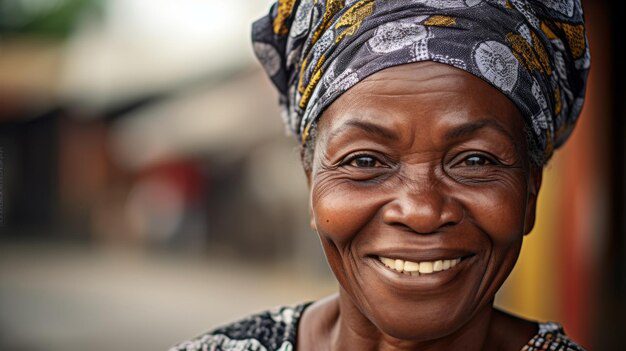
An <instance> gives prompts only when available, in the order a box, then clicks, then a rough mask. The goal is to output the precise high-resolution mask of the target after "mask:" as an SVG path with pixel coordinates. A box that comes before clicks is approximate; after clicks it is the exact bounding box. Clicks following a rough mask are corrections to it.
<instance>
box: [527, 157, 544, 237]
mask: <svg viewBox="0 0 626 351" xmlns="http://www.w3.org/2000/svg"><path fill="white" fill-rule="evenodd" d="M542 176H543V168H541V167H533V168H532V169H531V174H530V179H529V182H528V201H527V203H526V215H525V218H524V235H528V234H529V233H530V232H531V231H532V230H533V227H534V226H535V217H536V212H537V199H538V197H539V189H540V188H541V180H542Z"/></svg>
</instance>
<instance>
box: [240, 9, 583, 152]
mask: <svg viewBox="0 0 626 351" xmlns="http://www.w3.org/2000/svg"><path fill="white" fill-rule="evenodd" d="M252 39H253V42H254V51H255V53H256V56H257V57H258V58H259V60H260V61H261V63H262V64H263V66H264V68H265V70H266V72H267V74H268V75H269V76H270V77H271V79H272V82H273V83H274V85H275V86H276V87H277V88H278V91H279V92H280V104H281V106H282V108H283V118H284V122H285V123H286V125H287V127H288V129H289V130H291V131H292V132H293V133H294V134H295V135H296V136H298V137H299V138H300V140H301V141H302V142H303V143H304V142H306V140H307V138H308V136H309V131H310V130H311V127H312V126H314V125H315V123H316V120H317V118H318V117H319V116H320V114H321V113H322V112H323V110H324V109H325V108H326V107H328V106H329V105H330V104H331V103H332V102H333V101H334V100H335V99H336V98H337V97H338V96H340V95H341V94H342V93H344V92H345V91H346V90H348V89H349V88H350V87H352V86H354V85H355V84H356V83H358V82H360V81H362V80H363V79H365V77H367V76H369V75H371V74H373V73H375V72H378V71H380V70H382V69H384V68H387V67H391V66H397V65H401V64H406V63H410V62H418V61H427V60H430V61H436V62H440V63H444V64H448V65H451V66H454V67H457V68H460V69H462V70H465V71H467V72H469V73H471V74H473V75H475V76H477V77H479V78H482V79H484V80H485V81H487V82H488V83H490V84H491V85H493V86H494V87H496V88H497V89H498V90H500V91H501V92H502V93H504V94H505V95H506V96H507V97H509V98H510V99H511V100H512V101H513V102H514V104H515V105H516V106H517V107H518V108H519V110H520V111H521V113H522V115H523V116H524V117H525V118H526V123H527V125H528V126H529V127H530V129H531V131H532V134H533V136H534V140H533V141H534V143H535V144H536V145H535V146H537V147H539V148H540V149H541V150H543V152H544V157H546V158H548V157H549V156H550V155H551V154H552V151H553V150H554V148H556V147H558V146H560V145H561V144H562V143H563V142H564V141H565V140H566V139H567V137H568V136H569V134H570V133H571V131H572V129H573V127H574V124H575V122H576V120H577V119H578V115H579V114H580V110H581V108H582V105H583V100H584V93H585V85H586V80H587V73H588V70H589V62H590V61H589V47H588V45H587V40H586V35H585V27H584V22H583V12H582V7H581V4H580V0H541V1H539V0H279V1H278V2H277V3H275V4H274V5H273V6H272V8H271V9H270V13H269V15H267V16H265V17H263V18H261V19H259V20H258V21H256V22H255V23H254V25H253V28H252Z"/></svg>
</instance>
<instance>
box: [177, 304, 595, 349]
mask: <svg viewBox="0 0 626 351" xmlns="http://www.w3.org/2000/svg"><path fill="white" fill-rule="evenodd" d="M311 303H312V302H307V303H304V304H300V305H297V306H295V307H289V306H282V307H278V308H275V309H273V310H269V311H265V312H261V313H257V314H254V315H252V316H249V317H247V318H244V319H242V320H239V321H237V322H235V323H232V324H229V325H226V326H223V327H220V328H217V329H215V330H213V331H211V332H209V333H206V334H203V335H201V336H199V337H197V338H195V339H192V340H189V341H185V342H182V343H180V344H178V345H177V346H174V347H172V348H171V349H170V350H169V351H294V350H295V349H296V340H297V331H298V322H299V321H300V317H301V316H302V313H303V312H304V310H305V309H306V308H307V307H308V306H309V305H310V304H311ZM541 350H550V351H584V349H583V348H582V347H581V346H579V345H577V344H576V343H574V342H573V341H572V340H570V339H569V338H568V337H567V336H566V335H565V332H564V331H563V327H562V326H561V325H560V324H558V323H553V322H548V323H539V331H538V332H537V334H536V335H535V336H533V337H532V338H531V339H530V340H529V341H528V343H527V344H526V346H524V347H523V348H522V350H521V351H541Z"/></svg>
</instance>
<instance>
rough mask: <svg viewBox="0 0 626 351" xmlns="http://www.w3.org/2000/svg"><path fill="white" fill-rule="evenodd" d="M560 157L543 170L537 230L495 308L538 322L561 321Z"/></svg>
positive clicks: (500, 294) (526, 243)
mask: <svg viewBox="0 0 626 351" xmlns="http://www.w3.org/2000/svg"><path fill="white" fill-rule="evenodd" d="M558 156H559V155H555V156H554V158H553V159H552V160H551V161H550V163H549V164H548V166H547V167H546V168H545V169H544V173H543V183H542V187H541V190H540V192H539V202H538V204H537V218H536V222H535V228H534V229H533V231H532V232H531V233H530V234H529V235H527V236H526V237H525V238H524V244H523V246H522V252H521V255H520V258H519V260H518V262H517V265H516V266H515V269H514V270H513V272H511V275H510V276H509V279H508V280H507V281H506V282H505V283H504V285H503V287H502V288H501V289H500V292H499V293H498V295H497V297H496V305H497V306H499V307H501V308H503V309H505V310H507V311H509V312H512V313H514V314H517V315H521V316H523V317H526V318H530V319H535V320H539V321H546V320H552V321H559V320H560V319H561V318H560V314H559V309H558V304H557V301H558V296H559V295H560V293H559V289H558V288H559V287H558V272H557V269H558V266H557V265H556V263H557V259H558V257H557V256H556V255H558V250H557V249H556V248H557V247H556V245H557V237H556V236H557V234H558V230H557V223H558V222H557V221H558V219H559V209H558V201H557V200H558V199H559V194H560V191H561V189H560V186H559V179H562V177H559V173H560V169H559V159H558Z"/></svg>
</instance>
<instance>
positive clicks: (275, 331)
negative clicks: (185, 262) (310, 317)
mask: <svg viewBox="0 0 626 351" xmlns="http://www.w3.org/2000/svg"><path fill="white" fill-rule="evenodd" d="M309 304H310V303H304V304H300V305H297V306H281V307H277V308H274V309H271V310H268V311H264V312H261V313H256V314H253V315H251V316H248V317H246V318H243V319H241V320H238V321H236V322H234V323H231V324H228V325H225V326H222V327H219V328H217V329H214V330H212V331H210V332H208V333H206V334H203V335H200V336H199V337H197V338H194V339H192V340H189V341H185V342H182V343H180V344H178V345H176V346H174V347H172V348H171V349H170V350H169V351H200V350H214V351H235V350H236V351H248V350H256V351H265V350H267V351H271V350H279V351H292V350H294V345H295V340H296V332H297V329H298V321H299V319H300V315H301V314H302V311H304V309H305V308H306V307H307V306H308V305H309Z"/></svg>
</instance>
